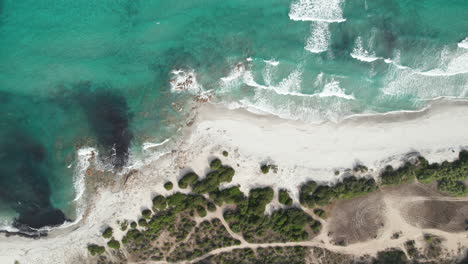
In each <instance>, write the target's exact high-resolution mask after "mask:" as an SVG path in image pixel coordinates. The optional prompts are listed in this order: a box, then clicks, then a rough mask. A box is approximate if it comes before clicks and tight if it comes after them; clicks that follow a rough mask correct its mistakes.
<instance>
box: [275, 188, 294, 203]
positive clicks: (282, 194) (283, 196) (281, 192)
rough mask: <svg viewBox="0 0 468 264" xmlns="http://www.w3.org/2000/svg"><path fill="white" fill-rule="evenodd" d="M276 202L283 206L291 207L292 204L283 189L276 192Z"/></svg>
mask: <svg viewBox="0 0 468 264" xmlns="http://www.w3.org/2000/svg"><path fill="white" fill-rule="evenodd" d="M278 201H279V202H280V203H281V204H284V205H287V206H290V205H292V202H293V200H292V199H291V197H290V196H289V193H288V191H287V190H285V189H280V190H279V191H278Z"/></svg>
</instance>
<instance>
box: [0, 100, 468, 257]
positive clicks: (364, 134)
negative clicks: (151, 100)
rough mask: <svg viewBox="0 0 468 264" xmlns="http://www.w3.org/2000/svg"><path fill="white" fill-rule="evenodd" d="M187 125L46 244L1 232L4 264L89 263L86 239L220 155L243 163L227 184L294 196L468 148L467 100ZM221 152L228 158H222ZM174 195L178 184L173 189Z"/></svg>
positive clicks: (370, 249)
mask: <svg viewBox="0 0 468 264" xmlns="http://www.w3.org/2000/svg"><path fill="white" fill-rule="evenodd" d="M184 130H185V132H184V134H185V136H184V137H182V138H179V139H171V141H169V142H167V143H166V144H164V145H159V146H155V147H154V148H153V149H156V150H158V151H160V152H161V153H163V152H168V154H166V155H164V156H162V157H161V158H160V159H158V160H156V161H153V162H151V163H149V164H147V165H145V166H143V167H142V168H140V169H139V171H138V172H137V173H135V174H133V175H132V177H131V178H130V179H129V181H127V183H126V184H125V185H116V186H112V187H109V188H100V189H99V190H100V191H99V193H97V194H93V197H94V199H93V201H94V202H93V203H92V204H91V205H90V211H89V214H88V215H87V217H85V218H84V219H83V220H82V221H81V222H80V223H78V224H77V225H76V226H74V227H73V228H69V229H67V230H58V231H54V232H52V233H51V235H50V236H49V237H48V238H44V239H39V240H30V239H26V238H20V237H9V238H5V237H4V236H3V235H0V263H6V264H8V263H13V262H14V261H15V260H18V261H19V262H20V263H44V264H46V263H47V264H53V263H85V262H84V259H86V256H87V255H88V252H87V250H86V245H87V244H88V243H98V244H104V240H103V239H102V238H101V232H102V230H103V229H104V228H105V227H106V226H107V225H108V224H109V225H111V226H114V227H115V228H114V230H118V226H117V224H116V221H117V220H125V219H126V220H137V218H138V216H139V212H140V211H141V209H143V208H145V206H148V207H149V206H150V204H151V198H152V197H153V196H154V195H155V194H156V193H162V194H167V193H170V192H168V191H166V190H165V189H164V188H163V187H162V184H163V183H164V182H165V181H167V180H171V181H173V182H176V180H177V179H178V178H179V177H180V175H181V172H182V171H184V169H187V168H192V169H193V170H194V171H195V172H197V173H198V174H199V175H204V173H205V171H206V169H207V164H208V160H209V159H210V158H212V157H213V156H218V157H220V158H221V159H222V160H223V162H224V163H227V164H229V165H231V166H232V167H233V168H235V169H236V175H235V176H234V179H233V182H232V183H230V184H229V185H236V184H240V186H241V189H242V190H243V191H247V190H248V189H250V188H252V187H255V186H259V185H269V186H272V187H275V188H276V187H285V188H288V189H289V190H291V191H292V192H293V194H294V195H295V199H296V201H297V191H298V188H297V187H298V186H299V185H300V184H301V183H303V182H304V181H306V180H308V179H313V180H316V181H319V182H333V181H336V180H337V179H339V177H340V176H335V174H334V171H335V170H340V171H341V172H342V171H343V170H344V169H346V168H351V167H353V165H355V164H356V163H362V164H364V165H366V166H367V167H369V168H370V169H371V170H373V171H374V172H375V173H374V174H373V176H376V172H377V171H378V170H379V169H381V168H382V167H383V166H384V165H386V164H393V165H398V164H399V163H401V161H403V160H404V158H405V157H407V154H408V153H414V152H419V153H421V154H422V155H423V156H425V157H426V158H427V159H428V160H429V161H432V162H438V161H442V160H446V159H449V160H452V159H454V158H456V157H457V155H458V152H459V150H460V149H461V148H463V147H466V146H468V102H467V101H461V100H460V101H444V100H439V101H436V102H434V103H433V105H432V107H430V108H428V109H426V110H424V111H421V112H412V113H411V112H408V113H390V114H385V115H375V116H359V117H352V118H349V119H346V120H344V121H343V122H341V123H339V124H335V123H324V124H321V125H312V124H307V123H303V122H299V121H288V120H283V119H280V118H277V117H273V116H267V115H264V116H262V115H256V114H252V113H249V112H247V111H245V110H227V109H224V108H221V107H217V106H213V105H211V104H204V105H202V106H201V107H200V108H199V109H198V114H197V115H196V120H195V122H194V123H193V125H191V126H190V127H187V128H184ZM223 150H227V151H228V152H229V156H228V157H223V156H222V155H221V152H222V151H223ZM263 162H271V163H274V164H276V165H277V166H278V172H277V173H276V174H275V173H270V174H262V173H261V172H260V169H259V167H260V164H261V163H263ZM341 175H342V174H341ZM175 191H178V188H177V186H176V185H175V188H174V190H172V191H171V192H175ZM120 236H121V234H117V235H116V238H120ZM454 239H455V236H454ZM456 239H457V241H460V239H461V240H463V239H465V240H466V236H464V238H463V237H460V236H457V237H456ZM463 241H464V240H463ZM466 242H467V243H468V241H466ZM452 244H455V245H456V243H452ZM386 245H387V246H388V244H386V243H385V241H381V242H380V243H374V244H373V246H372V245H368V244H366V245H365V246H364V244H363V245H362V246H353V247H349V248H348V247H341V248H339V249H337V250H339V251H341V252H346V253H353V252H357V253H360V254H363V253H368V254H374V253H376V252H377V251H378V250H383V249H385V247H386Z"/></svg>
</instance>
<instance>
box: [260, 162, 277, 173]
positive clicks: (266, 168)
mask: <svg viewBox="0 0 468 264" xmlns="http://www.w3.org/2000/svg"><path fill="white" fill-rule="evenodd" d="M270 170H273V172H274V173H277V172H278V166H276V165H274V164H262V165H261V166H260V171H261V172H262V173H263V174H267V173H269V172H270Z"/></svg>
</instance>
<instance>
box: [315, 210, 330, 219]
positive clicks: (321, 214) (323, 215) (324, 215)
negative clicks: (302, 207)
mask: <svg viewBox="0 0 468 264" xmlns="http://www.w3.org/2000/svg"><path fill="white" fill-rule="evenodd" d="M314 214H315V215H316V216H318V217H320V218H322V219H326V218H327V213H326V212H325V210H323V209H320V208H316V209H314Z"/></svg>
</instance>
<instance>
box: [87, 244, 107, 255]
mask: <svg viewBox="0 0 468 264" xmlns="http://www.w3.org/2000/svg"><path fill="white" fill-rule="evenodd" d="M88 251H89V253H91V255H92V256H96V255H101V254H102V253H104V252H105V251H106V249H105V248H104V247H103V246H98V245H96V244H90V245H88Z"/></svg>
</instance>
